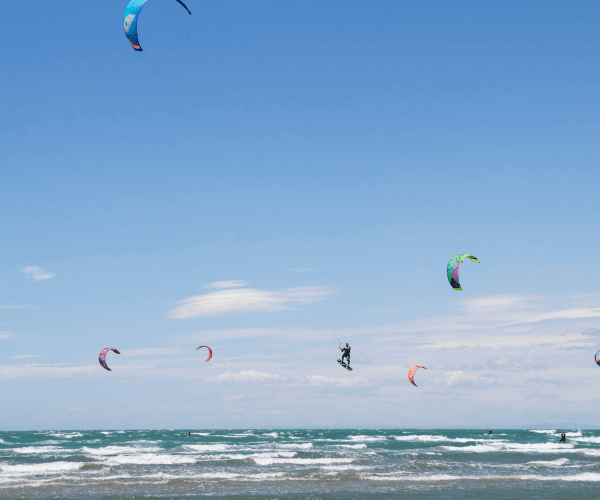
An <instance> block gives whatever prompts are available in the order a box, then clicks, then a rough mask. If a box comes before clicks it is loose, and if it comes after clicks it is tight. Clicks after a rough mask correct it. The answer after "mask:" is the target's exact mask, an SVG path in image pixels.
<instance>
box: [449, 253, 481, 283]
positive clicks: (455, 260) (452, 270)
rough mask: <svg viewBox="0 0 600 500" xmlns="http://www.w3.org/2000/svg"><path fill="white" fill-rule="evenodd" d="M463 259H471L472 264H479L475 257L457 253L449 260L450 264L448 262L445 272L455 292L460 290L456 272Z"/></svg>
mask: <svg viewBox="0 0 600 500" xmlns="http://www.w3.org/2000/svg"><path fill="white" fill-rule="evenodd" d="M465 259H471V260H472V261H473V262H477V263H479V261H478V260H477V257H473V256H472V255H469V254H467V253H457V254H456V255H455V256H454V257H452V259H450V262H448V269H447V270H446V272H447V274H448V281H449V282H450V285H451V286H452V288H454V289H455V290H462V288H461V287H460V283H459V282H458V270H459V269H460V265H461V264H462V261H463V260H465Z"/></svg>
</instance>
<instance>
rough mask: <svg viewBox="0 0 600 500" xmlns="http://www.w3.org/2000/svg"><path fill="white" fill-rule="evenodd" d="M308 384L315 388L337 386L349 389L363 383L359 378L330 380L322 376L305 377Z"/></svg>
mask: <svg viewBox="0 0 600 500" xmlns="http://www.w3.org/2000/svg"><path fill="white" fill-rule="evenodd" d="M306 378H308V383H309V384H310V385H314V386H317V387H324V386H332V385H337V386H338V387H351V386H353V385H358V384H360V383H362V382H363V380H362V379H361V378H360V377H352V378H347V377H344V378H331V377H325V376H324V375H307V376H306Z"/></svg>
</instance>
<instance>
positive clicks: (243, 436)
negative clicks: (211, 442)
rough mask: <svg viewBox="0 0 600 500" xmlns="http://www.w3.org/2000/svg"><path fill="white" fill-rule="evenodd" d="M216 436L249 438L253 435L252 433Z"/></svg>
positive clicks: (219, 435) (215, 435) (216, 435)
mask: <svg viewBox="0 0 600 500" xmlns="http://www.w3.org/2000/svg"><path fill="white" fill-rule="evenodd" d="M214 437H224V438H238V439H241V438H247V437H252V434H246V433H244V434H214Z"/></svg>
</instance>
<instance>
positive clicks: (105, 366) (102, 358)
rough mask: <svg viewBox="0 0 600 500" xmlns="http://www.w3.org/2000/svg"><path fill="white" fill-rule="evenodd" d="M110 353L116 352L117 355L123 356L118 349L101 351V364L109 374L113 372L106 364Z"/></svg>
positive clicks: (108, 348) (109, 348)
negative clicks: (107, 355)
mask: <svg viewBox="0 0 600 500" xmlns="http://www.w3.org/2000/svg"><path fill="white" fill-rule="evenodd" d="M108 351H114V352H116V353H117V354H121V353H120V352H119V351H117V350H116V349H112V348H111V347H107V348H106V349H102V350H101V351H100V357H99V361H100V364H101V365H102V368H106V369H107V370H108V371H109V372H112V370H111V369H110V368H109V367H108V365H107V364H106V354H107V353H108Z"/></svg>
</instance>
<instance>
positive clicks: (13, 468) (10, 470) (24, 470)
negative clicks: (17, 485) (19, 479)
mask: <svg viewBox="0 0 600 500" xmlns="http://www.w3.org/2000/svg"><path fill="white" fill-rule="evenodd" d="M82 465H85V463H84V462H48V463H43V464H18V465H7V464H2V465H0V469H1V470H2V475H1V476H0V477H6V476H39V475H47V474H63V473H65V472H70V471H74V470H78V469H79V468H80V467H81V466H82Z"/></svg>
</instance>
